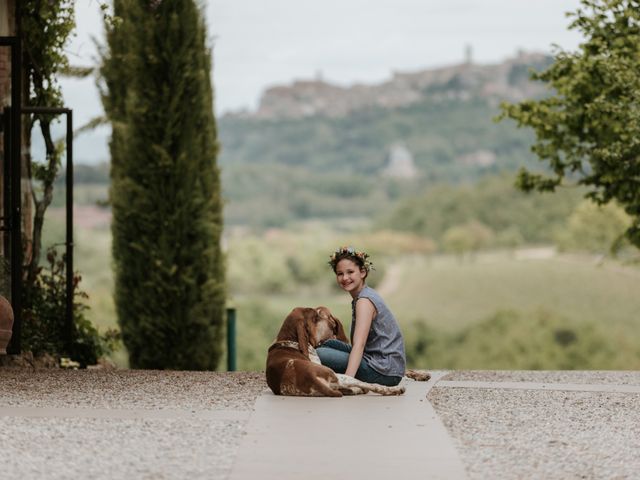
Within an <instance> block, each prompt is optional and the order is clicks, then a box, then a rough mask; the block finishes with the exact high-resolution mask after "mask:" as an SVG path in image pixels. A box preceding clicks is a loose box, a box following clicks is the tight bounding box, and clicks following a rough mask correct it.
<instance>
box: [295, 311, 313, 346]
mask: <svg viewBox="0 0 640 480" xmlns="http://www.w3.org/2000/svg"><path fill="white" fill-rule="evenodd" d="M316 315H317V313H316V311H315V310H314V309H313V308H305V309H304V310H303V313H302V315H301V317H300V319H299V320H298V323H297V324H296V332H297V335H298V348H299V349H300V353H302V354H303V355H304V356H305V357H307V358H309V329H308V328H307V323H313V321H314V320H315V316H316Z"/></svg>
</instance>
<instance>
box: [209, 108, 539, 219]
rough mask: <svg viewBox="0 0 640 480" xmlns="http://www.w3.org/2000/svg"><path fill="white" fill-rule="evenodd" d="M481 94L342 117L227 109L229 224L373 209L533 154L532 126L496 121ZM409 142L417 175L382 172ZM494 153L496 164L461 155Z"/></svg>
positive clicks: (510, 166) (223, 132) (223, 130)
mask: <svg viewBox="0 0 640 480" xmlns="http://www.w3.org/2000/svg"><path fill="white" fill-rule="evenodd" d="M497 113H498V111H497V109H496V107H495V106H493V105H492V104H491V103H489V102H488V101H487V100H485V99H482V98H472V99H470V100H468V101H462V100H445V101H438V102H436V101H431V100H425V101H424V102H421V103H417V104H415V105H412V106H410V107H404V108H397V109H381V108H375V109H373V108H372V109H369V110H362V111H359V112H355V113H352V114H351V115H348V116H346V117H344V118H326V117H309V118H304V119H297V120H288V119H279V120H256V119H250V118H237V117H231V116H227V117H223V118H222V119H221V121H220V139H221V142H222V145H223V149H222V152H221V156H220V164H221V166H222V172H223V180H224V181H223V186H224V195H225V198H226V199H227V200H228V203H227V205H226V212H225V213H226V219H227V222H228V224H234V225H235V224H247V223H249V224H252V225H255V226H267V227H272V226H276V227H282V226H285V225H286V224H287V223H288V222H290V221H292V220H294V221H295V220H299V219H303V218H309V217H316V218H337V217H342V218H344V217H362V216H366V217H371V216H375V215H379V214H380V213H383V212H385V211H386V210H387V208H388V205H389V204H392V203H395V201H396V200H398V199H400V198H405V197H407V196H409V195H412V194H415V193H417V192H418V191H419V190H421V189H422V188H424V187H425V185H427V186H431V185H434V184H436V183H458V182H463V181H470V180H471V181H473V180H476V179H477V178H478V177H480V176H482V175H486V174H490V173H495V172H497V171H500V170H508V171H511V172H515V171H516V170H517V168H518V167H519V166H522V165H529V164H531V165H532V164H533V163H532V162H533V160H534V156H533V155H531V153H530V152H528V144H530V143H531V135H529V134H528V133H527V132H524V131H521V130H518V129H516V128H515V127H514V126H512V125H508V124H506V123H504V124H498V125H496V124H495V123H494V122H492V118H493V117H494V116H495V115H496V114H497ZM397 142H402V143H404V144H405V145H406V146H407V148H408V149H409V150H410V151H411V152H412V154H413V157H414V161H415V164H416V168H417V170H418V171H419V176H418V178H415V179H413V180H403V179H394V178H389V177H384V176H382V175H381V172H382V170H383V169H384V168H385V162H386V157H387V155H388V152H389V148H390V146H391V145H392V144H394V143H397ZM478 151H489V152H491V154H493V155H495V163H493V164H492V165H484V166H483V165H479V164H474V163H473V162H467V161H464V160H463V158H464V157H465V156H467V155H469V154H474V153H476V152H478Z"/></svg>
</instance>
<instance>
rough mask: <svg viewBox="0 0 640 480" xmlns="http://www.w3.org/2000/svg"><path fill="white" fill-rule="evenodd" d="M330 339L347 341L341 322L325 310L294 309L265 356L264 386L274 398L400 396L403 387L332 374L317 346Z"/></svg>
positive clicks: (320, 308)
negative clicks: (291, 396) (372, 394)
mask: <svg viewBox="0 0 640 480" xmlns="http://www.w3.org/2000/svg"><path fill="white" fill-rule="evenodd" d="M329 338H337V339H338V340H342V341H343V342H347V341H348V340H347V336H346V335H345V333H344V328H343V327H342V323H341V322H340V320H338V319H337V318H336V317H334V316H333V315H332V314H331V312H330V311H329V309H328V308H326V307H318V308H305V307H297V308H294V309H293V310H292V311H291V313H290V314H289V315H288V316H287V318H286V319H285V321H284V323H283V324H282V327H281V328H280V332H279V333H278V336H277V338H276V340H275V341H274V342H273V344H272V345H271V346H270V347H269V353H268V355H267V385H269V388H271V390H272V391H273V393H275V394H276V395H296V396H310V397H341V396H342V395H358V394H362V393H367V392H375V393H379V394H380V395H401V394H403V393H404V391H405V387H404V386H395V387H387V386H384V385H378V384H375V383H366V382H361V381H360V380H357V379H355V378H353V377H350V376H347V375H342V374H337V373H334V371H333V370H331V369H330V368H328V367H325V366H323V365H322V364H321V363H320V358H318V356H317V354H316V351H315V349H316V347H317V346H318V345H320V344H321V343H322V342H324V341H325V340H328V339H329Z"/></svg>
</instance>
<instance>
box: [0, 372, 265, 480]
mask: <svg viewBox="0 0 640 480" xmlns="http://www.w3.org/2000/svg"><path fill="white" fill-rule="evenodd" d="M266 387H267V386H266V382H265V379H264V373H261V372H234V373H213V372H173V371H136V370H112V371H106V370H77V371H69V370H60V369H48V370H35V371H34V370H31V369H17V368H0V445H1V446H2V460H1V461H0V466H1V468H0V470H1V471H2V478H6V479H18V478H29V479H47V480H57V479H69V478H91V479H96V480H102V479H105V480H107V479H109V480H110V479H113V478H136V479H138V478H141V479H151V478H153V479H165V478H167V479H169V478H171V479H173V478H192V479H218V478H227V477H228V475H229V473H230V471H231V468H232V466H233V461H234V460H235V457H236V455H237V451H238V448H239V446H240V443H241V441H242V438H243V435H244V434H246V426H247V421H248V419H249V414H250V412H251V411H252V409H253V405H254V403H255V400H256V398H257V397H258V395H260V393H262V392H263V391H264V389H265V388H266ZM29 407H37V408H38V409H41V410H37V412H39V413H38V415H41V416H37V417H33V416H31V412H33V409H32V408H31V409H30V408H29ZM3 409H4V415H3ZM69 409H76V410H75V411H77V412H78V414H82V415H87V412H88V417H82V418H69V417H68V415H69ZM60 412H63V413H62V414H61V413H60ZM123 412H124V413H125V414H129V415H130V416H131V417H133V418H122V416H123ZM211 412H213V413H216V414H217V415H218V417H220V418H219V419H217V418H214V419H211V418H207V417H206V414H208V413H211ZM238 412H244V414H243V415H238ZM159 414H160V415H159ZM61 415H62V416H61ZM92 416H94V417H95V418H92ZM225 416H226V417H228V418H225ZM238 418H240V420H239V419H238Z"/></svg>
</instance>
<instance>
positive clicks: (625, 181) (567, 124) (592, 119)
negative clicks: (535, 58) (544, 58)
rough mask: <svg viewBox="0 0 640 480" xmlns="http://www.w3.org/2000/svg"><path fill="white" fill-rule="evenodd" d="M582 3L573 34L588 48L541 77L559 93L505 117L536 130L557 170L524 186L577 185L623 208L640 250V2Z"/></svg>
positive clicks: (561, 57) (528, 176)
mask: <svg viewBox="0 0 640 480" xmlns="http://www.w3.org/2000/svg"><path fill="white" fill-rule="evenodd" d="M581 4H582V5H581V7H580V8H579V9H578V10H577V11H576V12H573V13H572V14H571V16H572V18H573V21H572V23H571V24H570V26H569V28H572V29H576V30H579V31H580V32H581V33H582V35H583V37H584V41H583V42H582V43H581V44H580V46H579V48H578V50H577V51H575V52H565V51H560V52H559V53H558V54H557V55H556V56H555V61H554V63H553V64H552V65H551V66H550V67H549V68H548V69H547V70H545V71H544V72H542V73H540V74H536V75H534V76H533V78H534V79H537V80H541V81H543V82H547V83H548V85H549V86H550V87H552V88H553V89H554V90H555V93H554V94H553V95H551V96H549V97H548V98H545V99H543V100H538V101H533V100H532V101H525V102H521V103H519V104H511V105H509V104H505V105H503V116H505V117H509V118H512V119H514V120H516V121H517V122H518V125H519V126H526V127H530V128H532V129H533V131H534V132H535V134H536V143H535V144H534V145H533V147H532V150H533V152H534V153H536V154H537V156H538V157H539V158H540V159H541V160H542V161H544V162H546V163H548V165H549V167H550V170H551V175H550V176H549V175H545V174H539V173H534V172H530V171H522V172H521V173H520V176H519V179H518V184H519V186H520V188H522V189H523V190H527V191H529V190H538V191H554V190H555V189H556V188H557V187H558V186H561V185H566V184H567V183H569V184H571V183H577V184H580V185H585V186H586V187H587V189H588V190H587V194H586V195H587V197H588V198H590V199H592V200H594V201H595V202H597V203H599V204H605V203H608V202H609V201H612V200H614V201H617V202H618V203H619V204H620V205H621V206H622V207H623V208H624V209H625V211H626V212H627V213H628V214H629V215H630V216H631V219H632V224H631V226H630V227H629V228H628V230H627V232H626V235H627V237H628V239H629V240H630V241H631V242H632V243H633V244H634V245H635V246H637V247H639V248H640V1H639V0H582V1H581Z"/></svg>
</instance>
